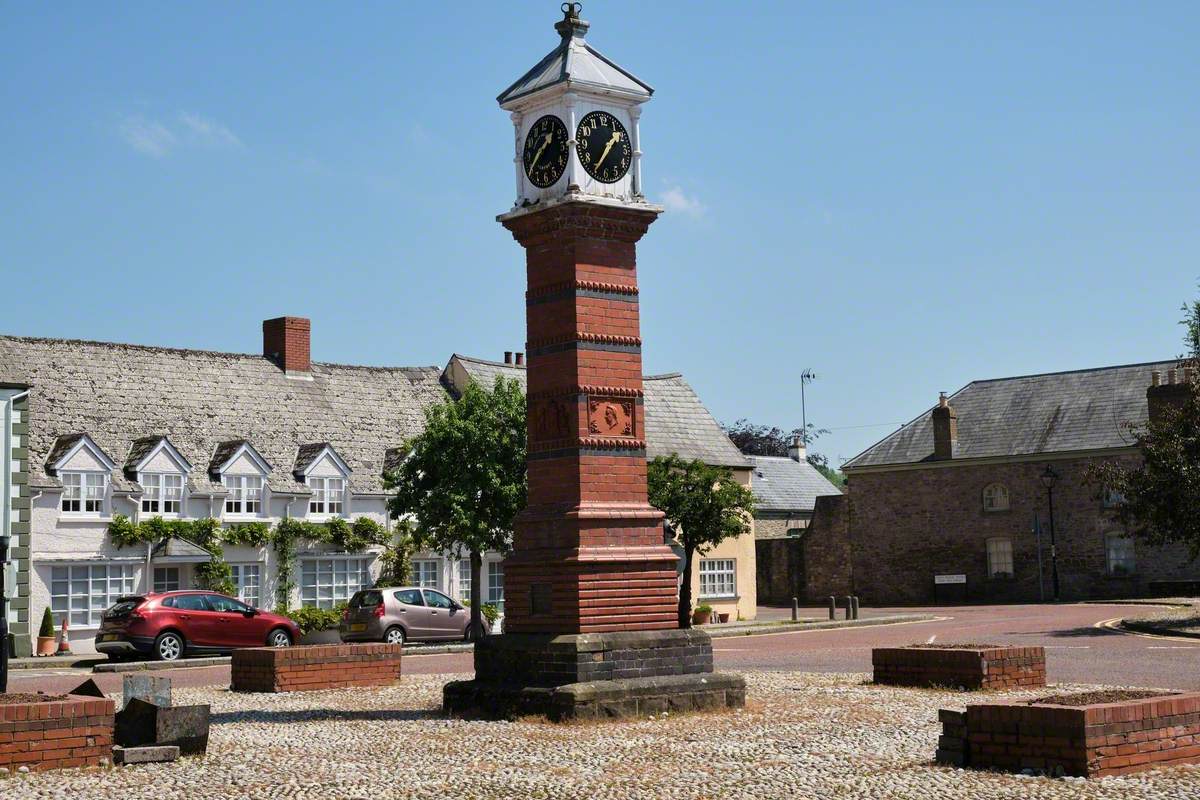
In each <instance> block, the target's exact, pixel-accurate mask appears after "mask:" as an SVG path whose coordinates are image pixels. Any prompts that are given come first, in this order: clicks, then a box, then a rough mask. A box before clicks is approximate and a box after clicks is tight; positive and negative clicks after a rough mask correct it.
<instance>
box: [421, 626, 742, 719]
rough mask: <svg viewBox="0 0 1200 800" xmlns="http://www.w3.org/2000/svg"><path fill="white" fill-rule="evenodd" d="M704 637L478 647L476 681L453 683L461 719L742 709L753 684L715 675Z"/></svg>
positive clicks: (516, 639) (515, 640)
mask: <svg viewBox="0 0 1200 800" xmlns="http://www.w3.org/2000/svg"><path fill="white" fill-rule="evenodd" d="M712 669H713V666H712V640H711V638H710V637H709V635H708V634H707V633H705V632H703V631H697V630H671V631H636V632H621V633H599V634H570V635H560V636H555V635H541V634H505V635H503V636H495V637H489V638H486V639H483V640H481V641H480V642H478V643H477V644H476V645H475V680H471V681H454V682H452V683H448V684H446V687H445V689H444V690H443V696H442V708H443V710H444V711H445V712H446V713H448V714H452V715H456V716H477V717H485V718H508V719H511V718H514V717H520V716H525V715H536V716H544V717H547V718H549V719H551V720H555V721H564V720H573V719H611V718H619V717H633V716H647V715H650V714H657V713H661V712H663V711H676V712H678V711H703V710H713V709H718V708H732V707H741V706H743V705H745V702H746V683H745V681H744V680H743V679H742V678H741V676H738V675H724V674H716V673H714V672H713V671H712Z"/></svg>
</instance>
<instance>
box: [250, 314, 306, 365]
mask: <svg viewBox="0 0 1200 800" xmlns="http://www.w3.org/2000/svg"><path fill="white" fill-rule="evenodd" d="M262 330H263V355H264V356H266V357H267V358H269V359H271V360H272V361H274V362H275V363H276V364H277V365H278V366H279V368H280V369H282V370H283V371H284V372H286V373H287V374H288V375H300V376H307V375H308V374H309V373H310V372H311V370H312V362H311V360H310V347H311V339H312V323H311V322H309V320H308V319H307V318H305V317H276V318H275V319H267V320H263V324H262Z"/></svg>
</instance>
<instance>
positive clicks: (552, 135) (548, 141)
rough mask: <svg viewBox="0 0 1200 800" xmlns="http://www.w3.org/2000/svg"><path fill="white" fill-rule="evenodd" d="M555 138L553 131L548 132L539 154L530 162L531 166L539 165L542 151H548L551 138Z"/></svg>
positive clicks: (531, 167)
mask: <svg viewBox="0 0 1200 800" xmlns="http://www.w3.org/2000/svg"><path fill="white" fill-rule="evenodd" d="M553 138H554V134H553V133H547V134H546V140H545V141H544V142H542V146H541V147H539V148H538V151H537V155H535V156H534V157H533V161H531V162H529V168H530V169H533V168H534V167H536V166H537V162H538V159H540V158H541V157H542V153H544V152H546V148H547V147H548V146H549V145H550V140H551V139H553Z"/></svg>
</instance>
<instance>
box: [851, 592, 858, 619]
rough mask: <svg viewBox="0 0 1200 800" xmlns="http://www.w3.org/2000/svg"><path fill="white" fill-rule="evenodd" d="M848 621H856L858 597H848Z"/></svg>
mask: <svg viewBox="0 0 1200 800" xmlns="http://www.w3.org/2000/svg"><path fill="white" fill-rule="evenodd" d="M850 614H851V617H850V619H858V595H850Z"/></svg>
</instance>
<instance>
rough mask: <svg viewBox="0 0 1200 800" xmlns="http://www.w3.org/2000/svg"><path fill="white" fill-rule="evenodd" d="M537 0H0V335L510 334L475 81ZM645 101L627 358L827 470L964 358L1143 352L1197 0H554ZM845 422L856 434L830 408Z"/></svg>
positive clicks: (506, 173)
mask: <svg viewBox="0 0 1200 800" xmlns="http://www.w3.org/2000/svg"><path fill="white" fill-rule="evenodd" d="M558 16H559V12H558V3H557V2H548V1H546V0H539V2H519V3H514V2H504V3H498V2H497V3H482V2H466V3H464V2H445V3H416V2H403V3H399V2H388V3H368V4H363V3H355V4H347V3H339V4H330V3H308V2H262V3H252V4H247V3H232V2H230V3H219V2H205V3H199V2H196V3H133V2H122V3H106V4H101V3H92V2H86V3H83V2H81V3H53V4H50V3H42V4H34V3H17V2H11V3H6V4H5V5H4V6H3V8H2V9H0V76H3V77H2V78H0V107H3V108H4V109H5V113H4V116H3V121H2V122H0V144H2V145H3V147H2V148H0V271H2V273H3V281H4V283H3V285H4V289H5V295H6V296H5V297H4V299H3V300H2V301H0V310H2V312H3V322H2V323H0V332H3V333H10V334H23V335H37V336H61V337H72V338H88V339H101V340H115V341H126V342H136V343H145V344H155V345H170V346H179V347H192V348H205V349H218V350H232V351H256V350H257V349H258V348H259V346H260V334H259V323H260V321H261V320H262V319H264V318H266V317H271V316H278V315H282V314H293V315H304V316H309V317H311V318H312V320H313V355H314V358H316V359H318V360H324V361H338V362H348V363H359V364H387V365H414V364H439V365H440V364H443V363H445V361H446V359H447V357H448V356H449V354H450V353H451V352H452V351H458V352H462V353H468V354H473V355H478V356H484V357H493V358H499V357H500V354H501V353H502V351H504V350H506V349H507V350H519V349H522V342H523V340H524V327H523V312H524V305H523V301H522V291H523V281H524V273H523V254H522V251H521V249H520V248H519V247H518V245H517V244H516V243H515V242H514V241H513V240H512V238H511V237H510V236H509V234H508V233H506V232H505V231H504V230H503V229H502V228H501V227H500V226H499V225H498V224H497V223H496V222H495V221H494V216H495V215H496V214H497V213H500V212H503V211H505V210H507V209H508V207H509V206H510V204H511V202H512V198H513V193H514V192H513V175H512V162H511V132H510V131H511V126H510V123H509V120H508V117H507V115H506V114H505V113H504V112H502V111H500V110H499V109H498V108H497V107H496V104H495V100H494V98H495V96H496V95H497V94H498V93H499V92H500V91H501V90H502V89H503V88H505V86H507V85H508V84H509V83H510V82H511V81H513V80H515V79H516V78H517V77H519V76H520V75H521V74H522V73H523V72H524V71H525V70H526V69H527V68H529V67H530V66H532V65H533V64H534V63H535V62H536V61H537V60H538V59H539V58H540V57H541V56H542V55H544V54H545V53H546V52H547V51H549V50H550V49H551V48H552V47H553V46H554V45H555V43H556V38H555V34H554V31H553V29H552V24H553V22H554V21H555V19H556V18H557V17H558ZM584 17H585V18H587V19H589V20H590V21H591V22H592V29H591V32H590V34H589V41H590V42H591V43H592V44H594V45H595V46H597V47H598V48H599V49H600V50H601V51H602V52H604V53H605V54H606V55H607V56H609V57H610V58H612V59H614V60H616V61H617V62H618V63H621V64H622V65H624V66H626V67H627V68H629V69H631V70H632V71H633V72H634V73H635V74H637V75H639V76H640V77H642V78H644V79H645V80H647V81H648V82H650V83H651V84H653V85H654V86H655V88H656V90H657V92H656V94H655V97H654V99H653V100H652V101H651V103H650V104H649V105H648V106H647V107H646V110H645V113H644V115H643V118H642V138H643V149H644V151H645V154H646V155H645V158H644V171H645V176H646V185H647V189H648V193H649V194H651V196H652V197H653V199H656V200H658V201H660V202H664V203H665V204H666V205H667V206H668V208H669V213H667V214H666V215H665V216H664V217H663V218H662V219H661V220H660V221H659V222H657V223H656V224H655V225H654V227H652V228H651V230H650V233H649V234H648V235H647V237H646V238H645V239H644V240H643V242H642V244H641V247H640V252H639V267H640V279H641V286H642V327H643V336H644V339H645V341H646V345H645V360H646V369H647V371H648V372H668V371H681V372H683V373H684V374H685V375H686V376H687V378H688V379H689V380H690V381H691V383H692V385H693V386H694V387H695V388H696V390H697V391H698V392H699V394H700V396H701V397H702V398H703V400H704V401H705V402H706V403H707V405H708V406H709V408H710V409H711V410H712V411H713V413H714V414H715V415H716V416H717V417H718V418H719V419H721V420H724V421H732V420H734V419H736V418H738V417H749V418H751V419H752V420H755V421H759V422H763V423H771V424H777V425H780V426H784V427H788V426H792V425H799V422H800V397H799V373H800V371H801V370H802V369H803V368H805V367H811V368H812V369H815V370H816V371H817V373H818V374H819V376H820V377H819V379H818V380H817V382H816V383H815V384H813V385H812V386H811V388H810V390H809V394H808V400H809V403H808V408H809V419H810V421H811V422H814V423H816V424H818V425H820V426H823V427H828V428H833V429H835V430H834V432H833V433H832V434H831V435H829V436H828V437H827V438H826V439H825V440H823V441H822V442H820V443H819V444H820V446H819V447H818V448H817V449H820V450H824V451H825V452H827V453H828V454H829V455H830V456H831V457H832V458H833V459H834V460H835V461H838V462H840V460H842V459H843V458H848V457H849V456H851V455H853V454H854V453H856V452H857V451H859V450H861V449H862V448H864V447H866V446H867V445H869V444H870V443H871V442H873V441H875V440H876V439H878V438H880V437H881V436H882V435H884V434H886V433H887V432H888V431H889V430H890V428H891V427H892V426H893V425H894V424H895V423H898V422H901V421H905V420H908V419H910V418H911V417H913V416H915V415H916V414H918V413H920V412H921V411H922V410H923V409H926V408H928V407H929V406H930V405H932V403H933V402H934V400H935V398H936V396H937V391H938V390H939V389H945V390H953V389H956V388H958V387H959V386H961V385H962V384H964V383H966V382H967V381H969V380H971V379H974V378H987V377H998V376H1004V375H1013V374H1024V373H1033V372H1043V371H1050V370H1061V369H1074V368H1082V367H1089V366H1099V365H1107V364H1118V363H1128V362H1134V361H1145V360H1152V359H1158V358H1163V357H1172V356H1174V355H1177V354H1178V353H1179V351H1180V349H1181V346H1180V332H1181V331H1180V329H1179V328H1178V326H1177V325H1176V321H1177V319H1178V318H1179V316H1180V314H1179V313H1178V307H1179V305H1180V304H1181V303H1182V302H1183V301H1184V300H1185V299H1187V298H1188V297H1192V296H1194V295H1195V294H1196V281H1197V278H1198V277H1200V260H1198V259H1197V255H1198V254H1200V102H1197V100H1198V98H1200V95H1198V89H1200V47H1198V46H1197V42H1198V41H1200V4H1197V3H1195V2H1190V1H1189V2H1155V3H1132V2H1122V3H1110V2H1098V1H1096V0H1089V1H1088V2H1062V3H1045V2H1028V3H1017V2H1003V3H1001V2H995V3H990V4H983V3H974V2H971V3H963V2H957V1H951V0H947V2H937V3H935V2H913V3H882V2H879V3H833V2H826V3H812V2H796V0H788V1H787V2H771V3H767V2H745V3H729V2H707V3H701V2H696V3H687V4H684V3H669V2H656V3H646V2H623V1H618V0H590V2H586V3H585V8H584ZM868 425H871V426H876V427H861V426H868Z"/></svg>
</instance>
